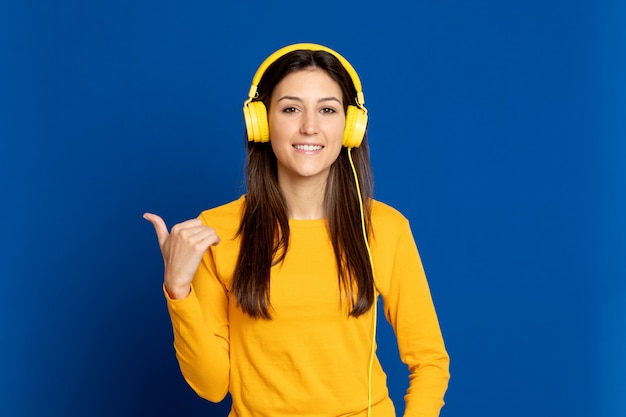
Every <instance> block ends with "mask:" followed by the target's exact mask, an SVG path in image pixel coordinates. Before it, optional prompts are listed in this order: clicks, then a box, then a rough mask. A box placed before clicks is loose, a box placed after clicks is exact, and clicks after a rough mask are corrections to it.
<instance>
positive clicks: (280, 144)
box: [268, 68, 346, 186]
mask: <svg viewBox="0 0 626 417" xmlns="http://www.w3.org/2000/svg"><path fill="white" fill-rule="evenodd" d="M342 97H343V96H342V93H341V88H340V87H339V84H337V83H336V82H335V81H334V80H333V79H332V78H330V76H329V75H328V74H327V73H326V72H325V71H324V70H321V69H316V68H311V69H304V70H300V71H296V72H293V73H291V74H289V75H287V76H286V77H285V78H283V79H282V80H281V81H280V82H279V83H278V84H277V85H276V87H275V88H274V91H273V93H272V97H271V101H270V107H269V114H268V119H269V133H270V143H271V145H272V149H273V151H274V154H275V155H276V159H277V165H278V182H279V184H281V186H284V185H286V184H287V183H288V182H289V183H292V184H297V183H298V181H302V180H310V179H317V180H320V181H322V182H324V183H325V181H326V179H327V178H328V172H329V170H330V166H331V164H332V163H333V162H335V160H336V159H337V157H338V156H339V152H340V151H341V142H342V139H343V131H344V127H345V124H346V116H345V112H344V110H343V108H344V106H343V98H342Z"/></svg>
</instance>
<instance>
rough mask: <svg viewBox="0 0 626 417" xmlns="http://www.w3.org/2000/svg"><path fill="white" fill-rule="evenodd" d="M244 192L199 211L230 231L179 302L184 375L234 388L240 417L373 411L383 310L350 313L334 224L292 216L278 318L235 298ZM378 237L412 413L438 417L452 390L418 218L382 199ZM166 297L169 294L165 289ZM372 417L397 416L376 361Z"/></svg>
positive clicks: (213, 397)
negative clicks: (376, 326)
mask: <svg viewBox="0 0 626 417" xmlns="http://www.w3.org/2000/svg"><path fill="white" fill-rule="evenodd" d="M243 201H244V197H243V196H242V197H241V198H239V199H238V200H236V201H233V202H231V203H229V204H226V205H223V206H220V207H217V208H214V209H211V210H207V211H205V212H203V213H202V214H201V215H200V219H201V220H202V222H203V223H204V224H206V225H209V226H211V227H213V228H214V229H215V230H216V232H217V234H218V235H219V236H220V238H221V242H220V244H219V245H217V246H214V247H211V248H210V249H209V250H208V251H207V253H206V254H205V256H204V257H203V260H202V262H201V264H200V266H199V268H198V271H197V272H196V276H195V278H194V281H193V283H192V291H191V293H190V295H189V296H188V297H187V298H185V299H182V300H172V299H169V298H168V309H169V312H170V316H171V318H172V324H173V329H174V347H175V350H176V356H177V358H178V361H179V364H180V368H181V370H182V373H183V375H184V377H185V379H186V380H187V382H188V383H189V385H190V386H191V387H192V388H193V389H194V390H195V391H196V392H197V393H198V395H200V396H201V397H203V398H206V399H208V400H210V401H214V402H218V401H221V400H222V399H223V398H224V396H225V395H226V393H227V392H229V391H230V393H231V396H232V401H233V405H232V411H231V413H230V416H231V417H247V416H255V417H258V416H267V417H281V416H289V417H293V416H320V417H322V416H325V417H330V416H333V417H335V416H365V415H367V404H368V379H369V377H368V368H369V358H370V351H371V343H372V332H373V309H370V311H369V312H368V313H366V314H363V315H361V316H360V317H359V318H354V317H348V315H347V310H346V308H345V306H344V307H343V308H342V307H341V306H340V291H339V287H338V281H337V267H336V262H335V257H334V252H333V248H332V245H331V243H330V241H329V239H328V234H327V229H326V226H325V221H324V220H290V222H289V227H290V241H289V249H288V252H287V255H286V257H285V259H284V261H283V262H282V263H281V264H279V265H277V266H275V267H273V268H272V272H271V290H270V291H271V292H270V302H271V305H272V310H271V314H272V319H271V320H263V319H253V318H250V317H249V316H247V315H246V314H244V313H243V312H242V311H241V309H240V308H239V307H237V303H236V301H235V300H234V299H233V298H231V296H230V295H229V291H228V290H229V288H230V285H231V282H232V278H233V271H234V267H235V263H236V260H237V254H238V251H239V240H238V239H235V237H234V236H235V233H236V231H237V228H238V227H239V221H240V219H241V210H242V204H243ZM372 226H373V239H372V242H371V250H372V257H373V261H374V274H375V280H376V288H377V291H378V292H379V293H380V295H381V296H382V298H383V302H384V314H385V316H386V317H387V319H388V320H389V322H390V323H391V325H392V326H393V328H394V330H395V333H396V336H397V341H398V347H399V351H400V355H401V360H402V361H403V362H404V363H406V364H407V366H408V367H409V370H410V378H409V380H410V382H409V388H408V390H407V394H406V396H405V401H406V410H405V416H416V417H417V416H420V417H436V416H438V415H439V411H440V409H441V407H442V405H443V395H444V393H445V391H446V389H447V384H448V379H449V373H448V363H449V358H448V355H447V353H446V350H445V347H444V343H443V339H442V336H441V331H440V329H439V323H438V320H437V317H436V314H435V309H434V307H433V303H432V299H431V295H430V291H429V288H428V284H427V281H426V277H425V275H424V271H423V268H422V264H421V261H420V258H419V254H418V251H417V248H416V245H415V242H414V240H413V236H412V234H411V230H410V228H409V223H408V221H407V220H406V219H405V218H404V217H403V216H402V215H401V214H400V213H399V212H397V211H396V210H394V209H393V208H391V207H389V206H387V205H385V204H383V203H380V202H377V201H375V202H374V204H373V207H372ZM166 297H167V293H166ZM371 385H372V411H371V415H372V417H391V416H395V411H394V407H393V404H392V402H391V400H390V398H389V396H388V391H387V385H386V376H385V373H384V372H383V370H382V368H381V366H380V364H379V362H378V360H377V359H375V360H374V366H373V370H372V375H371Z"/></svg>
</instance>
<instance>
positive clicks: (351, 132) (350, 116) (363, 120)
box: [341, 106, 367, 148]
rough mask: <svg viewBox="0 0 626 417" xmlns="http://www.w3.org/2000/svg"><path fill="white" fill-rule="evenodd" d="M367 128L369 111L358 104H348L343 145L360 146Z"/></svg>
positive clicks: (349, 146)
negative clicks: (357, 105)
mask: <svg viewBox="0 0 626 417" xmlns="http://www.w3.org/2000/svg"><path fill="white" fill-rule="evenodd" d="M366 128H367V112H366V111H365V110H363V109H361V108H359V107H356V106H348V110H347V111H346V127H345V129H344V131H343V141H342V143H341V144H342V145H343V146H345V147H346V148H358V147H359V146H360V145H361V142H363V137H364V136H365V129H366Z"/></svg>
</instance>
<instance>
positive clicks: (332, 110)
mask: <svg viewBox="0 0 626 417" xmlns="http://www.w3.org/2000/svg"><path fill="white" fill-rule="evenodd" d="M322 113H336V111H335V109H333V108H331V107H324V108H323V109H322Z"/></svg>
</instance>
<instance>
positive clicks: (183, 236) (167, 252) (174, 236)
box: [143, 213, 220, 300]
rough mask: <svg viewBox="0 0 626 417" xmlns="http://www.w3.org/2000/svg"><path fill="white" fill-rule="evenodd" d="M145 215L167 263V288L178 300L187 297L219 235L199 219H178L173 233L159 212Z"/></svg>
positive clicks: (218, 241) (217, 241)
mask: <svg viewBox="0 0 626 417" xmlns="http://www.w3.org/2000/svg"><path fill="white" fill-rule="evenodd" d="M143 218H144V219H146V220H148V221H149V222H150V223H152V225H153V226H154V230H155V231H156V234H157V239H158V240H159V246H160V248H161V253H162V254H163V262H164V264H165V273H164V279H165V290H166V291H167V293H168V294H169V296H170V297H171V298H173V299H176V300H178V299H183V298H185V297H187V296H188V295H189V293H190V292H191V281H192V280H193V276H194V274H195V273H196V269H198V265H200V261H201V260H202V255H203V254H204V252H206V250H207V249H208V248H209V247H210V246H212V245H217V244H218V243H220V238H219V236H218V235H217V233H215V230H213V229H212V228H210V227H208V226H204V225H203V224H202V222H201V221H200V220H199V219H192V220H187V221H185V222H182V223H179V224H177V225H175V226H174V227H172V231H171V233H170V232H168V230H167V226H166V225H165V221H163V219H162V218H161V217H159V216H157V215H156V214H151V213H146V214H144V215H143Z"/></svg>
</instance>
